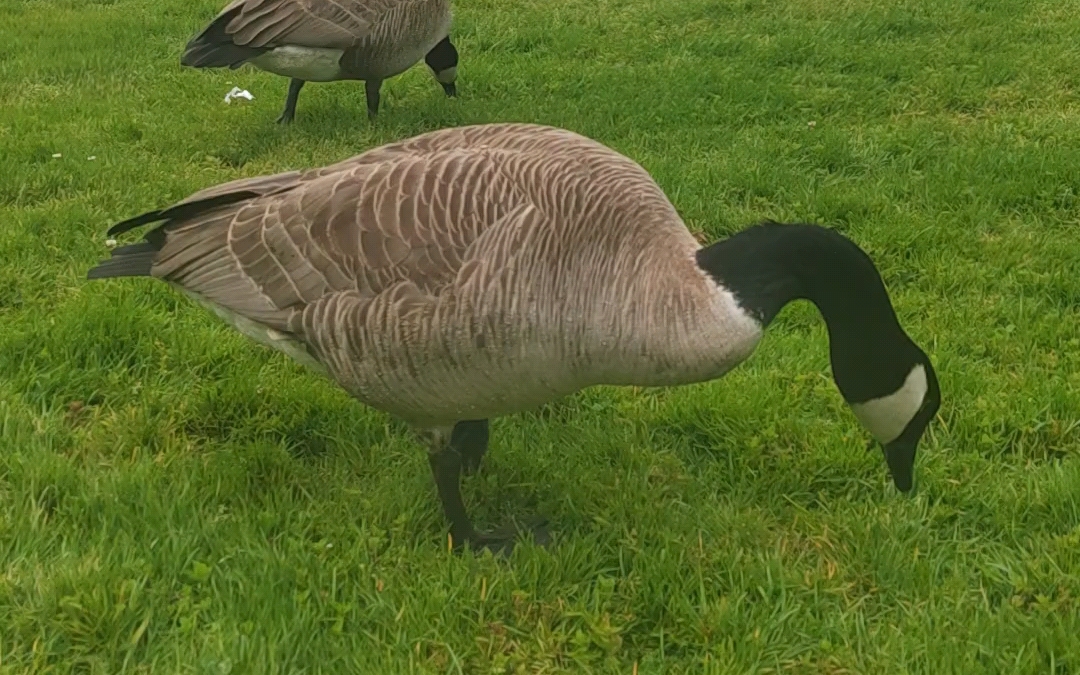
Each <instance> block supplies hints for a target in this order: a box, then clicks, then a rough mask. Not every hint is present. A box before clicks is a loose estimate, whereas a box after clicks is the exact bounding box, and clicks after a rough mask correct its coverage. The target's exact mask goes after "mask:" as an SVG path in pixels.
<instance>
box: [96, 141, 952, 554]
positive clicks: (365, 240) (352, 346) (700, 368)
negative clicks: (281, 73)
mask: <svg viewBox="0 0 1080 675" xmlns="http://www.w3.org/2000/svg"><path fill="white" fill-rule="evenodd" d="M149 223H160V224H159V225H158V226H157V227H155V228H154V229H152V230H150V231H149V232H148V233H147V234H146V236H145V241H144V242H142V243H138V244H133V245H129V246H124V247H121V248H117V249H115V250H114V251H113V253H112V258H110V259H109V260H105V261H103V262H102V263H101V264H99V265H98V266H97V267H95V268H93V269H92V270H91V271H90V273H89V278H91V279H96V278H102V277H121V276H152V277H157V278H160V279H163V280H165V281H167V282H169V283H170V284H172V285H173V286H174V287H176V288H178V289H180V290H181V291H183V292H185V293H187V294H188V295H189V296H191V297H193V298H194V299H196V300H198V301H199V302H201V303H203V304H204V305H206V306H208V307H210V308H211V309H212V310H213V311H214V312H216V313H217V314H218V315H219V316H221V317H222V318H223V319H225V320H226V321H228V322H230V323H231V324H232V325H233V326H234V327H235V328H237V329H238V330H239V331H241V332H243V333H244V334H246V335H248V336H249V337H251V338H253V339H255V340H257V341H259V342H261V343H263V344H265V345H269V346H271V347H274V348H276V349H278V350H280V351H282V352H284V353H286V354H288V355H289V356H291V357H292V358H294V359H296V360H297V361H299V362H301V363H304V364H306V365H308V366H310V367H312V368H313V369H315V370H317V371H319V372H321V373H323V374H325V375H327V376H328V377H330V378H331V379H333V380H334V381H335V382H337V383H338V384H339V385H341V386H342V387H344V388H345V389H346V390H347V391H349V392H350V393H351V394H352V395H353V396H355V397H356V398H357V399H359V400H360V401H362V402H364V403H366V404H368V405H370V406H372V407H374V408H377V409H379V410H383V411H386V412H388V413H390V414H392V415H395V416H397V417H399V418H401V419H402V420H405V421H406V422H408V423H409V424H410V425H412V427H413V428H415V429H417V430H418V431H419V432H421V434H422V436H423V437H425V438H426V439H427V443H428V451H429V458H430V464H431V470H432V473H433V475H434V478H435V483H436V486H437V488H438V492H439V496H440V498H441V500H442V505H443V509H444V512H445V514H446V517H447V519H448V520H449V521H450V532H451V535H452V537H453V541H454V542H455V543H456V544H462V543H468V544H470V545H472V546H486V547H490V548H493V549H504V550H508V549H509V547H510V546H511V545H512V543H513V540H514V535H513V534H509V535H507V534H494V533H491V532H488V533H484V532H480V531H478V530H476V529H475V528H474V527H473V525H472V522H471V520H470V519H469V516H468V514H467V513H466V509H465V506H464V504H463V502H462V498H461V492H460V486H459V479H460V475H461V473H462V471H465V472H470V471H474V470H476V469H477V468H478V467H479V465H480V461H481V458H482V457H483V455H484V453H485V451H486V450H487V445H488V420H489V419H490V418H492V417H495V416H498V415H505V414H509V413H513V412H517V411H522V410H526V409H530V408H534V407H537V406H539V405H541V404H543V403H545V402H547V401H551V400H553V399H556V398H558V397H561V396H564V395H567V394H570V393H572V392H574V391H577V390H579V389H582V388H584V387H589V386H593V385H600V384H609V385H645V386H656V385H676V384H685V383H691V382H700V381H704V380H711V379H714V378H718V377H720V376H721V375H723V374H724V373H726V372H727V371H729V370H730V369H731V368H733V367H734V366H735V365H737V364H738V363H740V362H741V361H743V360H744V359H746V358H747V357H748V356H749V355H750V353H751V352H752V351H753V349H754V347H755V346H756V345H757V343H758V341H759V339H760V338H761V336H762V332H763V330H764V329H765V327H766V326H767V325H768V324H769V323H770V321H771V320H772V319H773V318H774V317H775V316H776V314H777V312H779V311H780V309H781V308H782V307H783V306H784V305H786V304H787V303H788V302H790V301H792V300H796V299H800V298H804V299H808V300H810V301H811V302H813V303H814V304H815V305H817V307H818V309H819V310H820V311H821V314H822V316H823V317H824V319H825V323H826V325H827V327H828V332H829V342H830V355H831V363H832V372H833V377H834V379H835V381H836V384H837V386H838V387H839V389H840V392H841V394H842V395H843V397H844V399H845V400H846V401H847V402H848V404H849V405H850V406H851V408H852V410H853V411H854V413H855V415H856V417H857V418H858V419H859V420H860V421H861V422H862V424H863V425H864V426H865V427H866V428H867V429H868V430H869V431H870V433H871V434H872V435H873V436H874V437H875V438H876V439H877V440H878V441H879V442H880V443H881V444H882V445H883V449H884V454H885V459H886V462H887V464H888V468H889V471H890V472H891V474H892V478H893V480H894V482H895V484H896V486H897V487H898V488H899V489H900V490H903V491H907V490H910V489H911V487H912V471H913V464H914V460H915V450H916V446H917V445H918V442H919V440H920V438H921V437H922V435H923V432H924V430H925V429H926V427H927V425H928V424H929V422H930V420H931V419H932V418H933V417H934V415H935V413H936V412H937V410H938V406H939V405H940V392H939V389H938V383H937V378H936V377H935V374H934V369H933V367H932V366H931V364H930V360H929V359H928V358H927V356H926V354H925V353H924V352H923V351H922V350H921V349H920V348H919V347H918V346H917V345H916V344H915V343H914V342H913V341H912V340H911V339H910V338H909V337H908V335H907V334H906V333H905V332H904V330H903V328H901V326H900V324H899V323H898V321H897V318H896V315H895V313H894V312H893V308H892V305H891V303H890V301H889V296H888V294H887V292H886V290H885V286H884V284H883V283H882V280H881V277H880V275H879V274H878V272H877V270H876V268H875V267H874V264H873V263H872V262H871V260H870V258H869V257H867V255H866V254H865V253H864V252H863V251H862V250H861V249H860V248H859V247H858V246H856V245H855V244H854V243H853V242H852V241H851V240H849V239H847V238H845V237H843V236H841V235H840V234H837V233H836V232H833V231H831V230H828V229H824V228H821V227H817V226H813V225H801V224H800V225H782V224H776V223H767V224H763V225H759V226H756V227H751V228H749V229H747V230H744V231H742V232H739V233H737V234H735V235H734V236H732V237H730V238H728V239H725V240H721V241H718V242H716V243H714V244H712V245H709V246H705V247H702V246H701V245H700V244H698V242H697V241H696V240H695V239H694V237H693V236H692V235H691V233H690V232H689V231H688V230H687V228H686V226H685V225H684V224H683V222H682V219H681V218H680V217H679V215H678V213H677V212H676V210H675V207H674V206H672V204H671V202H670V201H668V199H667V197H666V196H665V195H664V192H663V191H662V190H661V189H660V187H659V186H658V185H657V184H656V183H655V182H654V181H653V180H652V178H651V177H650V176H649V174H648V173H646V171H645V170H644V169H643V168H641V167H640V166H639V165H638V164H636V163H635V162H633V161H631V160H630V159H628V158H626V157H624V156H622V155H620V154H618V153H616V152H615V151H613V150H610V149H609V148H607V147H605V146H603V145H601V144H599V143H597V142H595V141H592V140H589V139H588V138H585V137H582V136H580V135H578V134H575V133H572V132H569V131H565V130H561V129H555V128H551V127H544V126H536V125H528V124H491V125H478V126H470V127H460V128H453V129H443V130H440V131H435V132H432V133H428V134H424V135H421V136H417V137H415V138H412V139H408V140H404V141H401V142H397V143H391V144H389V145H384V146H382V147H378V148H375V149H372V150H369V151H367V152H365V153H363V154H361V155H358V156H356V157H353V158H351V159H347V160H345V161H342V162H339V163H337V164H333V165H331V166H327V167H323V168H319V169H312V170H309V171H290V172H287V173H281V174H277V175H272V176H264V177H257V178H245V179H241V180H237V181H233V182H230V183H226V184H224V185H219V186H216V187H211V188H207V189H205V190H202V191H201V192H197V193H195V194H193V195H191V196H190V197H188V198H187V199H185V200H183V201H182V202H180V203H178V204H175V205H173V206H171V207H169V208H166V209H163V210H160V211H152V212H150V213H146V214H143V215H141V216H138V217H136V218H133V219H131V220H128V221H125V222H122V223H120V224H118V225H116V226H114V227H113V228H112V229H110V230H109V234H110V235H112V234H119V233H122V232H126V231H128V230H131V229H132V228H135V227H138V226H140V225H145V224H149ZM538 532H542V530H538Z"/></svg>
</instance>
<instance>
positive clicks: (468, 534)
mask: <svg viewBox="0 0 1080 675" xmlns="http://www.w3.org/2000/svg"><path fill="white" fill-rule="evenodd" d="M432 436H433V438H432V442H431V447H430V450H429V453H428V461H429V463H430V464H431V473H432V474H433V475H434V477H435V486H436V487H437V488H438V491H439V499H440V501H442V506H443V513H445V514H446V519H447V520H449V521H450V536H451V538H452V540H453V545H454V548H458V547H460V546H461V545H462V544H465V543H467V544H469V546H470V547H471V548H474V549H479V548H488V549H491V550H492V551H493V552H496V553H509V552H510V551H511V550H512V549H513V547H514V539H515V537H516V536H517V530H516V529H515V528H513V527H503V528H499V530H498V531H495V532H477V531H476V530H475V529H474V528H473V525H472V521H471V520H470V519H469V514H468V512H467V511H466V510H465V502H464V501H463V500H462V498H461V470H462V468H463V465H464V464H465V457H471V458H473V460H472V461H475V463H476V465H477V466H478V465H479V462H480V458H481V457H482V456H483V454H484V451H485V450H486V449H487V440H488V424H487V420H471V421H465V422H459V423H458V424H457V425H455V426H454V429H453V431H451V432H450V434H449V439H447V437H446V436H447V434H446V433H445V432H435V433H433V434H432ZM532 529H533V534H534V537H535V539H536V542H537V543H539V544H541V545H543V544H545V543H547V538H548V535H547V529H546V527H545V523H544V522H543V521H538V522H537V523H536V524H535V525H534V526H533V528H532Z"/></svg>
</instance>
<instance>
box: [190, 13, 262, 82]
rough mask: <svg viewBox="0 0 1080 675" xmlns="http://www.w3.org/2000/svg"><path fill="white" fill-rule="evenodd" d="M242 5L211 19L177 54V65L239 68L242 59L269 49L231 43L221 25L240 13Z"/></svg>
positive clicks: (248, 58)
mask: <svg viewBox="0 0 1080 675" xmlns="http://www.w3.org/2000/svg"><path fill="white" fill-rule="evenodd" d="M241 9H243V7H242V6H237V7H236V8H235V9H233V10H232V11H229V12H226V13H225V14H222V15H221V16H219V17H218V18H216V19H214V20H213V21H212V22H211V23H210V25H209V26H207V27H206V28H205V29H204V30H203V32H201V33H199V34H198V35H197V36H195V37H194V38H192V40H191V42H188V43H187V46H186V47H185V48H184V53H183V54H182V55H181V56H180V65H182V66H189V67H191V68H224V67H226V66H228V67H229V68H239V67H240V66H241V65H242V64H243V63H244V62H245V61H248V60H250V59H253V58H255V57H256V56H258V55H259V54H262V53H264V52H266V51H269V48H267V47H245V46H243V45H238V44H236V43H234V42H233V39H232V36H231V35H229V34H228V33H227V32H226V31H225V27H226V26H227V25H228V24H229V22H230V21H232V19H233V17H235V16H236V15H237V14H239V13H240V10H241Z"/></svg>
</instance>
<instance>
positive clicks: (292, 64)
mask: <svg viewBox="0 0 1080 675" xmlns="http://www.w3.org/2000/svg"><path fill="white" fill-rule="evenodd" d="M342 54H344V51H342V50H340V49H322V48H318V47H297V46H295V45H285V46H284V47H277V48H276V49H272V50H270V51H268V52H265V53H263V54H260V55H258V56H256V57H255V58H253V59H251V61H249V63H251V64H252V65H253V66H255V67H257V68H261V69H262V70H265V71H267V72H270V73H274V74H275V75H283V76H285V77H295V78H296V79H298V80H306V81H308V82H332V81H334V80H337V79H339V77H340V75H341V65H340V61H341V55H342Z"/></svg>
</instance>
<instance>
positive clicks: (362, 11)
mask: <svg viewBox="0 0 1080 675" xmlns="http://www.w3.org/2000/svg"><path fill="white" fill-rule="evenodd" d="M450 24H451V10H450V2H449V0H234V1H233V2H231V3H230V4H229V5H227V6H226V7H225V9H223V10H222V11H221V12H220V13H219V14H218V16H217V17H216V18H215V19H214V20H213V21H211V22H210V24H209V25H208V26H207V27H206V28H205V29H204V30H203V31H202V32H201V33H200V34H199V35H197V36H196V37H195V38H193V39H192V40H191V41H190V42H189V43H188V45H187V47H186V48H185V50H184V54H183V56H181V59H180V62H181V64H182V65H185V66H191V67H194V68H222V67H230V68H238V67H240V66H241V65H243V64H244V63H249V64H251V65H252V66H255V67H256V68H259V69H261V70H265V71H267V72H271V73H275V74H277V75H282V76H284V77H288V78H291V80H292V82H291V83H290V87H289V95H288V97H287V99H286V104H285V110H284V111H283V112H282V116H281V118H280V121H282V122H288V121H291V120H292V118H293V116H294V115H295V111H296V99H297V96H298V95H299V92H300V88H301V87H302V86H303V84H304V83H305V82H332V81H336V80H364V81H365V83H366V85H367V86H366V89H367V99H368V113H369V115H371V116H372V117H374V115H375V114H376V113H377V112H378V107H379V89H380V87H381V84H382V81H383V80H385V79H387V78H390V77H393V76H395V75H398V74H400V73H402V72H404V71H405V70H408V69H409V68H410V67H411V66H412V65H413V64H415V63H416V62H417V61H419V60H420V59H425V60H426V61H427V63H428V65H429V66H430V67H431V69H432V71H433V73H434V74H435V77H436V79H437V80H438V81H439V82H440V83H441V84H442V85H443V88H444V90H445V91H446V93H447V95H450V96H453V95H455V93H456V88H455V84H454V82H455V80H456V77H457V50H456V49H455V48H454V46H453V44H452V43H451V42H450V38H449V34H450Z"/></svg>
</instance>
